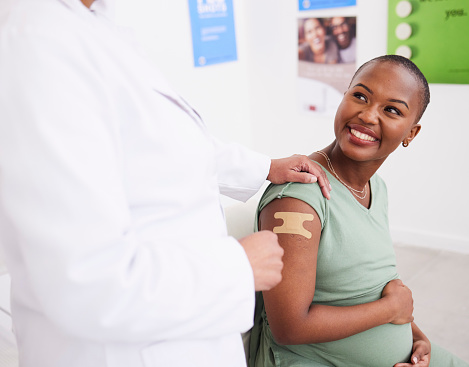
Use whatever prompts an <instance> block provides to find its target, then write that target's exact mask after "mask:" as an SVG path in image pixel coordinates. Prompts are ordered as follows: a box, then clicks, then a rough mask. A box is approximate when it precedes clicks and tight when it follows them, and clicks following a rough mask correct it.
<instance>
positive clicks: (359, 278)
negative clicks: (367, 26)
mask: <svg viewBox="0 0 469 367" xmlns="http://www.w3.org/2000/svg"><path fill="white" fill-rule="evenodd" d="M428 102H429V88H428V84H427V82H426V80H425V77H424V76H423V75H422V74H421V72H420V70H419V69H418V68H417V67H416V66H415V65H414V64H413V63H412V62H410V61H409V60H407V59H405V58H403V57H400V56H382V57H379V58H376V59H373V60H371V61H369V62H368V63H366V64H364V65H363V66H362V67H361V68H360V69H359V70H358V71H357V72H356V74H355V76H354V77H353V78H352V81H351V83H350V86H349V88H348V90H347V92H346V93H345V95H344V97H343V100H342V102H341V104H340V106H339V107H338V110H337V113H336V116H335V121H334V133H335V137H336V139H335V140H334V141H333V142H332V144H330V145H329V146H328V147H326V148H324V149H322V150H321V151H318V152H315V153H313V154H311V155H310V158H311V159H312V160H314V161H316V162H318V163H319V164H321V165H322V166H323V167H324V169H325V170H326V172H327V174H328V178H329V181H330V183H331V185H332V195H331V199H330V200H324V199H323V198H322V197H321V194H320V190H319V187H318V186H317V185H315V184H306V185H304V184H303V185H301V184H286V185H270V186H269V187H268V188H267V190H266V192H265V193H264V195H263V197H262V199H261V201H260V204H259V208H258V228H259V229H261V230H264V229H267V230H272V229H274V228H277V227H278V226H282V224H283V225H288V224H287V223H282V220H281V219H279V216H278V213H280V212H281V213H300V214H301V215H302V216H306V215H308V216H310V217H309V218H312V219H311V220H309V221H304V222H302V223H301V224H302V226H303V228H302V229H304V230H303V231H299V230H298V231H296V232H295V233H292V232H290V233H288V234H287V233H278V237H279V242H280V244H281V245H282V247H283V248H284V251H285V254H284V258H283V259H284V270H283V280H282V282H281V283H280V284H279V285H278V286H277V287H275V288H274V289H272V290H270V291H266V292H263V294H262V295H258V304H257V311H256V318H255V320H256V321H255V327H254V329H253V332H252V343H251V356H250V366H251V367H254V366H255V367H271V366H293V365H294V366H299V367H301V366H305V367H306V366H308V367H310V366H322V367H324V366H330V367H350V366H361V367H367V366H369V367H381V366H383V367H384V366H386V367H389V366H396V367H403V366H411V365H414V366H415V363H418V364H417V366H420V367H428V366H432V367H433V366H439V367H441V366H468V365H467V364H466V363H465V362H463V361H461V360H459V359H457V358H456V357H454V356H452V355H451V354H449V353H448V352H446V351H445V350H443V349H441V348H439V347H438V346H435V345H431V343H430V342H429V340H428V339H427V338H426V336H425V335H424V334H423V333H422V331H420V329H419V328H418V327H417V325H415V323H413V316H412V313H413V300H412V293H411V291H410V290H409V289H408V288H407V287H406V286H405V285H404V284H403V283H402V282H401V281H400V280H399V275H398V273H397V270H396V259H395V255H394V249H393V245H392V240H391V236H390V233H389V229H388V217H387V191H386V185H385V183H384V181H383V180H382V179H381V178H380V177H379V176H378V175H376V171H377V170H378V168H379V167H380V166H381V165H382V164H383V163H384V161H385V160H386V158H387V157H388V156H389V155H390V154H391V153H392V152H393V151H394V150H396V149H397V148H398V147H399V145H400V144H403V145H404V146H407V145H408V144H409V143H410V142H411V141H412V140H413V139H414V138H415V137H416V136H417V134H418V133H419V131H420V125H419V124H418V122H419V120H420V117H421V116H422V114H423V112H424V111H425V109H426V106H427V104H428ZM282 215H283V217H284V218H285V217H287V215H286V214H282ZM297 227H298V226H296V227H295V228H297ZM306 232H307V233H310V234H311V235H310V236H305V235H304V233H306ZM430 352H431V360H430ZM411 360H412V362H413V364H411V363H410V361H411Z"/></svg>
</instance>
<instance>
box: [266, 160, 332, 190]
mask: <svg viewBox="0 0 469 367" xmlns="http://www.w3.org/2000/svg"><path fill="white" fill-rule="evenodd" d="M267 179H268V180H269V181H270V182H272V183H274V184H283V183H285V182H301V183H312V182H318V184H319V186H320V187H321V191H322V194H323V195H324V197H325V198H327V199H330V197H331V196H330V191H331V185H330V183H329V180H328V179H327V176H326V173H325V172H324V170H323V169H322V168H321V166H319V165H318V164H317V163H315V162H313V161H312V160H311V159H309V158H308V157H307V156H305V155H297V154H295V155H293V156H291V157H288V158H281V159H272V161H271V164H270V171H269V175H268V176H267Z"/></svg>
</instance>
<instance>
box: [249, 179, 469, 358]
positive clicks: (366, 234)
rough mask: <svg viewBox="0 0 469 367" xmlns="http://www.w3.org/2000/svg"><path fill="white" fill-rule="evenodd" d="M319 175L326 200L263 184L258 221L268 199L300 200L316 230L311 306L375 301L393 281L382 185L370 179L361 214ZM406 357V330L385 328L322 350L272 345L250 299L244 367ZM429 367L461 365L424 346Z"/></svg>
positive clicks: (307, 190) (314, 188)
mask: <svg viewBox="0 0 469 367" xmlns="http://www.w3.org/2000/svg"><path fill="white" fill-rule="evenodd" d="M327 175H328V178H329V181H330V183H331V185H332V195H331V199H330V200H326V199H325V198H324V197H323V195H322V193H321V190H320V188H319V185H318V184H316V183H314V184H298V183H288V184H284V185H270V186H269V187H268V188H267V190H266V192H265V193H264V195H263V196H262V198H261V201H260V203H259V207H258V214H259V213H260V211H261V210H262V209H263V208H264V207H265V206H266V205H267V204H268V203H270V202H271V201H272V200H274V199H281V198H284V197H291V198H296V199H299V200H302V201H304V202H306V203H308V204H309V205H310V206H311V207H312V208H314V210H315V211H316V212H317V214H318V216H319V218H320V220H321V228H322V229H321V239H320V242H319V248H318V260H317V275H316V289H315V293H314V300H313V304H323V305H332V306H351V305H358V304H363V303H369V302H372V301H376V300H378V299H380V298H381V292H382V290H383V288H384V287H385V285H386V284H387V283H388V282H389V281H390V280H392V279H396V278H398V277H399V276H398V274H397V270H396V257H395V254H394V248H393V244H392V240H391V236H390V233H389V227H388V214H387V212H388V203H387V191H386V185H385V183H384V181H383V180H382V179H381V178H380V177H379V176H377V175H374V176H373V177H372V178H371V179H370V193H369V194H371V195H372V196H371V205H370V208H369V209H367V208H365V207H364V206H362V205H361V204H360V203H359V202H358V201H357V200H356V199H355V198H354V196H353V195H352V194H351V192H350V191H349V190H348V189H347V188H345V186H343V185H342V184H341V183H340V182H339V181H337V180H336V179H335V177H333V176H332V175H330V174H329V172H327ZM256 222H257V220H256ZM411 351H412V330H411V326H410V324H405V325H394V324H385V325H381V326H378V327H375V328H372V329H370V330H367V331H364V332H361V333H359V334H356V335H353V336H350V337H348V338H344V339H341V340H337V341H333V342H327V343H317V344H301V345H279V344H277V343H276V342H275V340H274V338H273V336H272V333H271V331H270V328H269V322H268V319H267V316H266V314H265V310H264V306H263V300H262V294H261V293H258V294H257V302H256V315H255V323H254V328H253V330H252V333H251V345H250V358H249V365H250V367H273V366H275V367H284V366H285V367H293V366H298V367H299V366H322V367H325V366H336V367H354V366H356V367H366V366H369V367H380V366H383V367H390V366H393V365H394V364H395V363H398V362H407V361H408V360H409V358H410V355H411ZM440 351H441V352H440ZM435 354H436V355H435ZM441 358H443V359H441ZM450 359H454V361H455V362H454V363H453V362H451V361H450ZM431 361H432V363H431V366H435V367H437V366H438V367H443V366H445V367H449V366H469V365H468V364H466V363H464V362H462V361H459V360H457V359H456V358H453V356H451V355H450V354H449V353H447V352H446V351H444V350H442V349H440V348H438V347H437V346H435V347H434V348H433V347H432V359H431ZM435 361H439V362H438V363H435ZM459 362H460V363H459ZM452 363H453V364H452Z"/></svg>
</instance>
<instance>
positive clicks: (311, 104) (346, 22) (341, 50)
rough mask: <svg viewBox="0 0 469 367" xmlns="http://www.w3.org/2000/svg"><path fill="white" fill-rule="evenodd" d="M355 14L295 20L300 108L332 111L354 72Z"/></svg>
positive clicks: (320, 111)
mask: <svg viewBox="0 0 469 367" xmlns="http://www.w3.org/2000/svg"><path fill="white" fill-rule="evenodd" d="M356 44H357V40H356V17H342V16H334V17H327V18H312V17H309V18H300V19H298V76H299V79H300V80H299V83H298V84H299V88H300V100H301V105H302V106H301V108H302V109H303V110H305V111H308V112H315V113H324V114H328V113H330V111H335V110H336V108H337V106H338V103H339V102H340V99H341V97H342V96H343V93H344V92H345V90H346V89H347V87H348V82H349V81H350V79H351V78H352V76H353V73H354V72H355V59H356Z"/></svg>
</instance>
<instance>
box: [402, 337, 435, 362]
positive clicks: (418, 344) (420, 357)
mask: <svg viewBox="0 0 469 367" xmlns="http://www.w3.org/2000/svg"><path fill="white" fill-rule="evenodd" d="M430 354H431V345H430V342H429V341H428V340H417V341H414V345H413V347H412V356H411V357H410V360H411V363H397V364H395V365H394V367H410V366H412V367H428V366H429V365H430Z"/></svg>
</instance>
